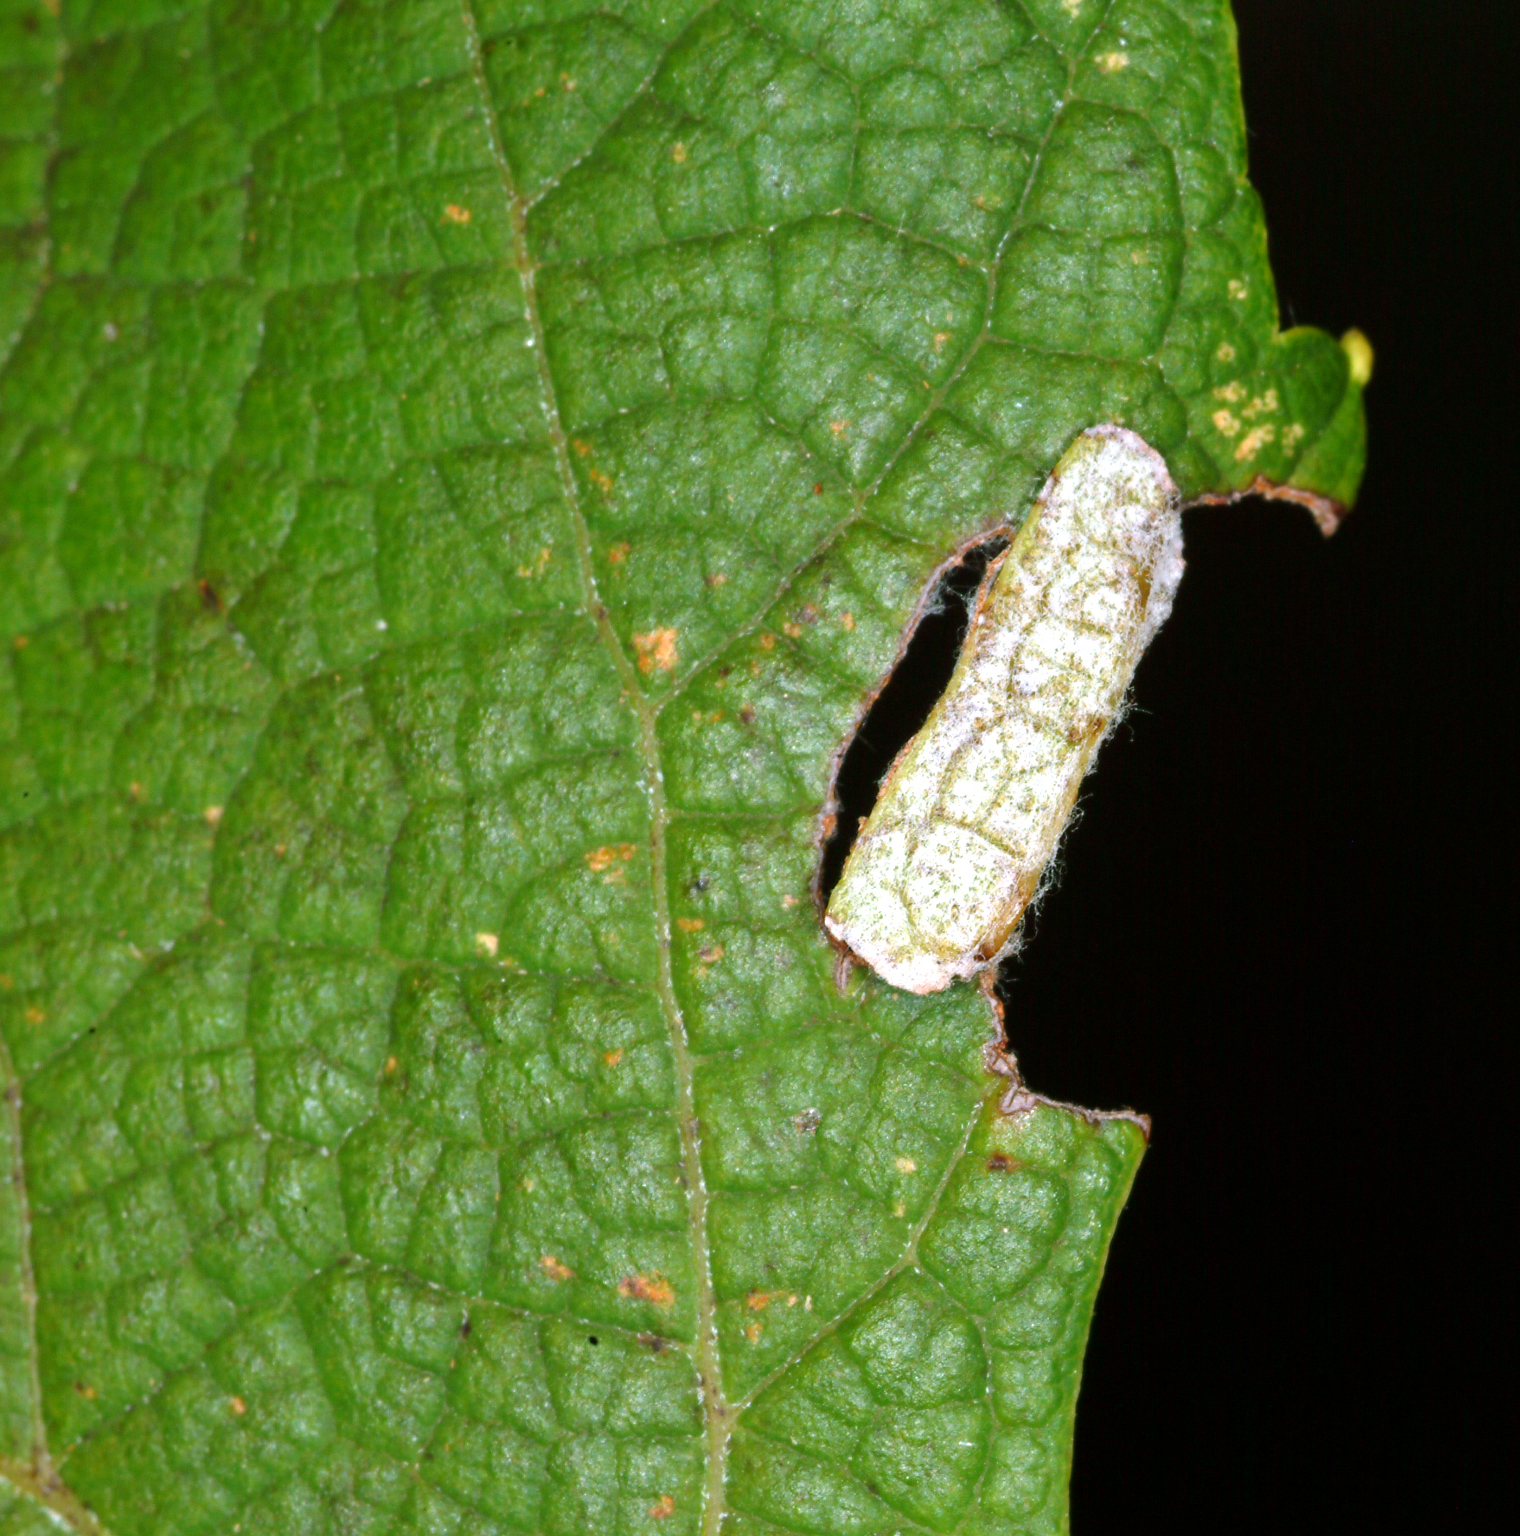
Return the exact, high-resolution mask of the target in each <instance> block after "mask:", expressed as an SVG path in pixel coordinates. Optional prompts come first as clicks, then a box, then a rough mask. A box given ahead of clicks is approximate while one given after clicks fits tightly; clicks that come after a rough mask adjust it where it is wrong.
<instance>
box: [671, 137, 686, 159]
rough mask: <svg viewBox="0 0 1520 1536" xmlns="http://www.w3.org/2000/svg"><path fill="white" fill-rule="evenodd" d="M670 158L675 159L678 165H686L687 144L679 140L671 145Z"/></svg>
mask: <svg viewBox="0 0 1520 1536" xmlns="http://www.w3.org/2000/svg"><path fill="white" fill-rule="evenodd" d="M670 158H671V159H672V160H674V161H675V163H676V164H677V165H685V164H686V146H685V145H684V144H682V143H680V142H679V141H677V142H676V143H674V144H672V145H671V146H670Z"/></svg>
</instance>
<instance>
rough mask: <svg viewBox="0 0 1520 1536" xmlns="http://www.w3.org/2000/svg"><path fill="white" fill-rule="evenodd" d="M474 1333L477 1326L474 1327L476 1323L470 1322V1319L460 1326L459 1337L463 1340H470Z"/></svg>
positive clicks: (466, 1319)
mask: <svg viewBox="0 0 1520 1536" xmlns="http://www.w3.org/2000/svg"><path fill="white" fill-rule="evenodd" d="M474 1331H475V1325H474V1323H472V1322H471V1321H470V1320H469V1318H465V1320H464V1321H463V1322H462V1323H461V1324H460V1325H459V1336H460V1338H462V1339H467V1338H469V1336H470V1335H471V1334H472V1333H473V1332H474Z"/></svg>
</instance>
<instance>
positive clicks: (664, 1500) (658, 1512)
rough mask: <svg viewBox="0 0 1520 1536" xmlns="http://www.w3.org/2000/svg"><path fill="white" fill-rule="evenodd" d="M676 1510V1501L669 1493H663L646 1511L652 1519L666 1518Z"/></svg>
mask: <svg viewBox="0 0 1520 1536" xmlns="http://www.w3.org/2000/svg"><path fill="white" fill-rule="evenodd" d="M675 1512H676V1501H675V1500H674V1499H673V1498H672V1497H671V1496H670V1494H668V1493H662V1494H661V1495H660V1496H659V1498H657V1499H656V1500H655V1501H654V1503H653V1504H651V1505H650V1506H649V1509H648V1510H647V1511H646V1513H647V1514H648V1515H649V1518H650V1519H651V1520H664V1519H667V1518H668V1517H669V1516H671V1515H673V1514H675Z"/></svg>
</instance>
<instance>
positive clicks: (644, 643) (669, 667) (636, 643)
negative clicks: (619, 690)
mask: <svg viewBox="0 0 1520 1536" xmlns="http://www.w3.org/2000/svg"><path fill="white" fill-rule="evenodd" d="M633 653H634V656H635V657H636V658H637V660H638V664H639V671H640V672H643V673H645V674H646V675H647V674H649V673H651V672H653V671H655V670H656V668H658V669H659V670H660V671H661V672H673V671H675V666H676V662H677V661H678V660H679V657H678V656H677V653H676V632H675V630H673V629H665V628H660V629H651V630H650V631H649V632H648V633H647V634H643V635H635V636H634V637H633Z"/></svg>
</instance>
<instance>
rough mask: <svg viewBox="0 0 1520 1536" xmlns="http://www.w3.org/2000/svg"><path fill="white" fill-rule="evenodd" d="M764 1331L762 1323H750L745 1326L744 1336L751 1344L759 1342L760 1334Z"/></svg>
mask: <svg viewBox="0 0 1520 1536" xmlns="http://www.w3.org/2000/svg"><path fill="white" fill-rule="evenodd" d="M764 1332H765V1329H764V1327H763V1326H762V1325H761V1324H760V1323H749V1324H747V1325H746V1326H745V1329H744V1337H745V1338H746V1339H748V1340H749V1341H750V1343H751V1344H758V1343H759V1342H760V1335H761V1334H762V1333H764Z"/></svg>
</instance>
